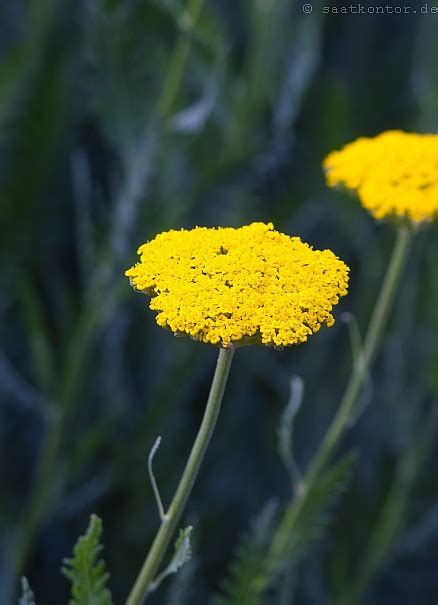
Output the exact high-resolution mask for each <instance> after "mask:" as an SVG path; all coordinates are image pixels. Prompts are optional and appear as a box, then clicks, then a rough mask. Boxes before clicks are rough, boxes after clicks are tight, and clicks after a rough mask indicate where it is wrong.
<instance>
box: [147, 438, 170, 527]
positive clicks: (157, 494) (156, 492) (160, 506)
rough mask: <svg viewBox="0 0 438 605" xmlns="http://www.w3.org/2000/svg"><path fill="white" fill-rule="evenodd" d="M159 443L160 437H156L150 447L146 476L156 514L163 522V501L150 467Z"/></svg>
mask: <svg viewBox="0 0 438 605" xmlns="http://www.w3.org/2000/svg"><path fill="white" fill-rule="evenodd" d="M160 443H161V437H157V438H156V440H155V443H154V445H153V446H152V449H151V451H150V452H149V457H148V474H149V481H150V482H151V485H152V491H153V492H154V496H155V501H156V503H157V508H158V514H159V515H160V520H161V521H164V520H165V519H166V513H165V511H164V506H163V501H162V500H161V496H160V490H159V489H158V485H157V481H156V479H155V475H154V469H153V467H152V463H153V461H154V457H155V454H156V453H157V451H158V448H159V447H160Z"/></svg>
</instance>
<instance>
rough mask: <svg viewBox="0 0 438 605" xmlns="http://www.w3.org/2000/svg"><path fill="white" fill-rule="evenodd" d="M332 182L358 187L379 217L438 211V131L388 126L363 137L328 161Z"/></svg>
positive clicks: (426, 216) (424, 217)
mask: <svg viewBox="0 0 438 605" xmlns="http://www.w3.org/2000/svg"><path fill="white" fill-rule="evenodd" d="M324 168H325V169H326V178H327V184H328V185H329V186H330V187H334V186H336V185H343V186H345V187H346V188H348V189H352V190H354V191H356V192H357V194H358V196H359V199H360V201H361V203H362V205H363V206H364V207H365V208H366V209H367V210H369V212H370V213H371V214H372V215H373V216H374V217H375V218H376V219H383V218H387V217H400V218H404V219H408V220H410V221H413V222H415V223H417V222H418V223H419V222H423V221H430V220H432V219H434V218H436V217H437V216H438V135H434V134H415V133H408V132H402V131H400V130H389V131H387V132H383V133H381V134H380V135H378V136H376V137H374V138H366V137H361V138H359V139H357V140H356V141H353V142H352V143H350V144H348V145H346V146H345V147H344V148H343V149H341V150H340V151H333V152H332V153H330V154H329V155H328V156H327V157H326V159H325V160H324Z"/></svg>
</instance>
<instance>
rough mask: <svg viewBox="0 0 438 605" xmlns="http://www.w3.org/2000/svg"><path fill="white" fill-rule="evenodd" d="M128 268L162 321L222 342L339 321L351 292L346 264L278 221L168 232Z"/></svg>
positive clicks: (296, 332) (307, 330)
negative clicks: (335, 311)
mask: <svg viewBox="0 0 438 605" xmlns="http://www.w3.org/2000/svg"><path fill="white" fill-rule="evenodd" d="M138 253H139V255H140V262H139V263H138V264H136V265H135V266H134V267H132V268H131V269H129V270H128V271H126V275H127V276H128V277H129V278H130V280H131V284H132V286H133V287H134V288H135V289H136V290H139V291H142V292H144V293H146V294H148V295H149V296H151V301H150V304H149V306H150V308H151V309H152V310H154V311H156V312H157V316H156V322H157V324H158V325H159V326H161V327H164V328H168V329H170V330H172V331H173V332H174V333H175V334H183V335H188V336H191V337H192V338H194V339H196V340H200V341H202V342H208V343H212V344H215V345H219V346H221V347H230V346H233V345H242V344H250V343H253V342H254V343H262V344H265V345H274V346H277V347H282V346H287V345H292V344H296V343H300V342H304V341H306V340H307V338H308V336H309V335H310V334H312V333H314V332H317V331H318V330H319V329H320V327H321V325H323V324H326V325H328V326H331V325H333V323H334V318H333V316H332V314H331V310H332V308H333V305H335V304H337V303H338V301H339V298H340V297H341V296H344V295H345V294H346V293H347V286H348V271H349V269H348V267H347V266H346V265H345V264H344V263H343V262H342V261H341V260H339V259H338V258H337V257H336V256H335V255H334V254H333V252H331V251H330V250H324V251H319V250H313V249H312V248H311V247H310V246H309V245H307V244H305V243H303V242H302V241H301V240H300V238H298V237H290V236H288V235H285V234H283V233H279V232H278V231H275V230H274V226H273V225H272V223H268V224H264V223H252V224H251V225H248V226H245V227H240V228H238V229H233V228H221V227H219V228H206V227H196V228H195V229H191V230H188V231H187V230H184V229H182V230H181V231H174V230H171V231H167V232H164V233H161V234H159V235H157V236H156V237H155V238H154V239H153V240H152V241H150V242H147V243H146V244H144V245H143V246H141V247H140V248H139V250H138Z"/></svg>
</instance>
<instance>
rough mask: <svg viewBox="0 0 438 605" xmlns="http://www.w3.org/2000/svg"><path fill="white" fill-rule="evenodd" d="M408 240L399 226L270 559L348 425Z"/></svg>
mask: <svg viewBox="0 0 438 605" xmlns="http://www.w3.org/2000/svg"><path fill="white" fill-rule="evenodd" d="M411 239H412V231H411V230H410V229H409V228H408V227H404V226H403V227H400V228H399V230H398V234H397V239H396V242H395V246H394V250H393V253H392V256H391V260H390V262H389V265H388V269H387V272H386V274H385V277H384V280H383V283H382V287H381V290H380V293H379V296H378V298H377V301H376V305H375V307H374V310H373V313H372V316H371V320H370V323H369V326H368V330H367V334H366V337H365V342H364V346H363V350H362V354H361V356H360V358H359V359H358V360H357V361H356V362H355V363H354V366H353V371H352V373H351V376H350V380H349V382H348V385H347V388H346V390H345V393H344V396H343V398H342V400H341V403H340V405H339V408H338V411H337V413H336V415H335V417H334V419H333V420H332V423H331V424H330V426H329V429H328V431H327V433H326V435H325V437H324V440H323V442H322V443H321V445H320V447H319V449H318V451H317V453H316V455H315V458H314V460H313V462H312V463H311V465H310V468H309V470H308V471H307V473H306V476H305V477H304V485H305V489H304V491H303V493H302V495H301V497H299V496H298V497H297V498H296V499H295V502H294V503H293V504H292V506H289V507H288V508H287V509H286V512H285V515H284V517H283V520H282V523H281V524H280V526H279V528H278V530H277V532H276V533H275V535H274V539H273V541H272V544H271V550H270V556H272V557H273V559H272V560H278V559H279V558H280V557H281V555H282V553H284V552H285V550H286V549H287V545H288V543H289V541H290V535H291V533H292V531H293V530H294V527H295V524H296V522H297V520H298V518H299V515H300V513H301V511H302V509H303V507H304V504H305V503H306V499H307V495H308V494H309V493H310V492H311V488H312V486H313V484H314V482H315V481H316V479H317V478H318V476H319V474H320V472H321V471H322V470H323V469H324V467H325V466H326V465H327V463H328V461H329V459H330V456H331V454H332V453H333V450H334V449H335V447H336V445H337V444H338V442H339V440H340V438H341V437H342V435H343V434H344V431H345V430H346V429H347V427H348V426H349V424H350V421H351V418H352V415H353V413H354V411H355V407H356V404H357V401H358V398H359V396H360V394H361V392H362V388H363V385H364V382H365V379H366V377H367V375H368V373H369V370H370V367H371V365H372V363H373V361H374V359H375V357H376V353H377V350H378V346H379V344H380V340H381V338H382V336H383V333H384V330H385V325H386V321H387V318H388V315H389V312H390V310H391V308H392V305H393V301H394V298H395V294H396V292H397V288H398V285H399V283H400V278H401V275H402V272H403V269H404V267H405V265H406V260H407V256H408V251H409V247H410V242H411Z"/></svg>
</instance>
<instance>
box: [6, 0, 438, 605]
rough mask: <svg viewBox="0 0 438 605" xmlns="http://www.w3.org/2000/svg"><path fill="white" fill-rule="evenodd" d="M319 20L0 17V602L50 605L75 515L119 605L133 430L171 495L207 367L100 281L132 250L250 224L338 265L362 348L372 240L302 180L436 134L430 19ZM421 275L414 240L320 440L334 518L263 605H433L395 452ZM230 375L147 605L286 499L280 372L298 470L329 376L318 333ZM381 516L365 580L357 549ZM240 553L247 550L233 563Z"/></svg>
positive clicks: (44, 1) (406, 397) (378, 262)
mask: <svg viewBox="0 0 438 605" xmlns="http://www.w3.org/2000/svg"><path fill="white" fill-rule="evenodd" d="M321 4H322V3H320V2H318V1H316V0H315V2H314V3H313V12H312V13H311V14H304V13H303V12H302V4H301V3H299V2H294V1H293V0H254V1H253V2H241V1H237V2H236V1H234V2H233V1H231V0H223V1H222V2H218V1H215V0H210V1H208V2H205V3H202V2H200V1H199V0H195V1H193V0H192V1H190V2H188V3H187V4H186V3H185V2H183V1H179V0H124V1H123V2H122V1H120V0H91V1H88V2H86V1H82V0H77V1H76V2H74V1H73V0H58V2H55V1H54V0H27V1H26V0H16V1H15V2H3V3H1V4H0V28H1V36H0V224H1V233H2V237H1V238H0V263H1V277H0V280H1V281H0V285H1V288H0V313H1V315H2V321H1V327H0V330H1V340H0V342H1V347H0V378H1V380H0V398H1V406H0V493H1V495H2V497H1V498H0V538H1V552H0V602H1V603H2V604H3V603H5V604H6V605H7V604H8V603H10V602H12V590H13V589H12V586H13V584H12V577H13V575H14V569H17V568H19V567H22V566H24V569H23V570H22V571H23V572H24V573H25V574H26V576H27V577H28V578H29V581H30V584H31V586H32V588H33V590H34V592H35V593H36V594H37V597H38V602H40V603H45V604H46V605H52V604H53V605H55V604H56V605H59V603H66V602H67V599H68V593H69V586H68V582H67V580H66V579H65V578H63V577H62V576H61V575H60V574H58V573H57V569H59V567H60V565H61V561H62V559H63V557H64V556H65V555H66V553H69V552H71V550H72V546H73V544H74V543H75V541H76V537H77V535H79V534H80V533H81V531H82V529H83V527H84V525H85V524H86V520H87V518H88V516H89V514H90V513H91V512H96V513H98V514H99V516H100V517H102V518H103V519H104V521H105V528H106V533H105V535H106V540H105V541H106V553H107V563H108V568H109V570H110V571H111V591H112V593H113V595H114V601H115V602H117V603H118V602H122V601H123V598H124V597H125V596H126V594H127V592H128V590H129V588H130V586H131V584H132V582H133V580H134V578H135V576H136V574H137V572H138V570H139V568H140V565H141V562H142V560H143V558H144V555H145V552H146V549H147V546H148V545H149V543H150V541H151V539H152V537H153V534H154V532H155V530H156V527H157V523H158V519H157V515H156V510H155V504H154V501H153V494H152V490H151V488H150V485H149V484H148V481H147V465H146V462H147V453H148V451H149V450H150V447H151V445H152V443H153V442H154V440H155V438H156V436H157V434H162V435H163V445H162V448H161V450H160V457H159V460H158V462H157V465H156V466H157V468H156V474H157V479H158V482H159V485H160V490H161V493H162V494H163V499H164V501H165V502H168V501H169V500H170V497H171V494H172V492H173V490H174V488H175V485H176V483H177V481H178V478H179V476H180V473H181V470H182V460H183V459H184V458H185V456H186V454H187V453H188V451H189V448H190V444H191V442H192V439H193V435H194V433H195V431H196V428H197V426H198V424H199V422H200V419H201V416H202V412H203V406H204V402H205V400H206V395H207V392H208V386H209V380H210V377H211V374H212V371H213V364H214V357H215V351H214V350H213V348H210V347H208V346H200V345H198V344H196V343H194V342H190V341H186V340H184V339H175V338H173V337H172V336H171V335H169V334H168V333H166V332H164V331H162V330H159V329H158V328H157V327H156V326H155V324H154V320H153V318H152V317H151V314H150V313H148V312H147V310H146V308H145V301H144V300H143V298H142V297H141V296H136V295H135V294H134V293H132V292H131V291H130V288H129V284H128V283H127V280H126V279H125V278H124V277H123V268H124V267H127V266H130V265H131V264H132V262H133V260H134V259H135V251H136V248H137V246H138V245H139V244H141V243H143V242H144V241H146V240H147V239H148V238H150V237H152V236H153V235H154V234H155V233H157V232H158V231H160V230H163V229H168V228H179V227H182V226H185V227H190V226H193V225H196V224H206V225H216V224H226V225H232V226H237V225H241V224H244V223H247V222H251V221H254V220H266V221H269V220H272V221H273V222H274V223H275V224H276V226H277V227H278V228H280V229H281V230H282V231H285V232H288V233H294V234H298V235H300V236H301V237H302V238H303V239H304V240H305V241H307V242H309V243H312V244H313V245H315V247H319V248H321V247H330V248H332V249H333V250H334V251H335V252H336V253H337V254H338V255H339V256H341V257H342V258H343V259H344V260H346V261H347V262H348V264H349V265H350V266H351V269H352V282H351V293H350V295H349V297H348V298H347V299H346V300H345V302H343V305H342V306H343V309H344V310H348V311H350V312H353V313H354V314H355V316H356V317H357V320H358V323H359V326H361V328H362V329H363V326H364V325H365V323H366V320H367V318H368V316H369V312H370V309H371V307H372V304H373V301H374V297H375V292H376V289H377V288H378V285H379V283H380V280H381V276H382V273H383V270H384V267H385V263H386V259H387V258H388V254H389V251H390V248H391V244H392V240H393V233H392V230H391V228H390V227H389V226H384V225H376V224H375V223H373V221H372V220H371V219H370V218H369V217H368V216H367V215H366V214H365V213H364V212H363V211H362V210H361V209H360V208H359V206H358V204H357V203H356V202H354V201H352V200H349V199H348V198H346V197H345V196H343V195H341V194H339V193H336V192H332V191H328V190H327V189H326V187H325V186H324V179H323V175H322V172H321V161H322V158H323V157H324V154H325V153H326V152H327V151H329V150H330V149H332V148H334V147H336V146H339V145H341V144H343V143H344V142H345V141H348V140H350V139H352V138H354V137H356V136H359V135H362V134H365V135H367V134H376V133H377V132H379V131H380V130H383V129H387V128H406V129H420V130H421V131H433V132H435V131H436V130H437V118H436V106H437V102H438V80H437V72H436V68H435V66H436V62H437V59H438V39H437V37H436V35H435V32H436V19H438V15H432V14H429V15H421V13H420V11H418V14H416V15H410V16H403V15H401V16H397V15H356V16H355V15H323V14H322V10H321ZM326 4H329V2H328V1H327V2H326ZM365 4H367V3H366V2H365ZM437 256H438V238H437V230H436V228H435V229H434V230H430V231H429V232H425V233H422V234H420V235H419V236H418V237H417V239H416V242H415V246H414V250H413V253H412V257H411V260H410V264H409V268H408V272H407V274H406V277H405V280H404V283H403V286H402V290H401V292H400V295H399V299H398V301H397V305H396V308H395V310H394V313H393V315H392V317H391V322H390V326H389V328H388V335H387V338H386V339H385V343H384V346H383V350H382V352H381V354H380V356H379V359H378V363H377V364H376V367H375V371H374V372H373V376H372V385H370V388H369V389H368V390H367V393H366V394H365V398H366V399H365V400H364V402H363V408H364V409H363V413H362V415H361V417H360V419H359V422H358V424H357V425H356V426H355V427H354V428H353V429H352V431H351V432H350V434H349V435H348V437H347V438H346V439H345V442H344V445H343V449H345V450H346V451H349V450H350V449H352V447H354V449H355V450H356V451H357V452H358V460H357V462H356V464H355V467H354V478H353V480H351V481H350V483H349V484H348V487H347V491H346V492H345V493H344V494H343V495H342V497H341V498H340V500H339V501H338V504H337V507H336V520H335V519H332V521H331V524H330V528H329V529H328V530H326V531H325V532H324V536H321V537H320V540H318V541H317V542H312V546H311V548H310V549H309V548H308V549H306V555H305V556H304V557H303V558H302V559H301V561H300V563H299V564H297V562H296V561H295V562H293V565H292V562H291V564H290V572H289V573H286V574H285V575H284V576H283V578H284V579H283V582H282V585H281V590H280V592H278V591H273V592H272V591H271V592H268V593H267V595H266V600H265V602H266V604H267V605H269V604H270V603H273V604H274V603H275V604H277V603H279V604H281V605H291V604H292V603H300V604H301V603H302V604H318V605H321V604H324V603H328V602H337V600H336V599H341V598H344V597H345V594H347V593H348V591H350V590H355V588H354V586H353V585H352V581H353V580H352V578H356V579H358V582H362V580H361V578H363V577H364V576H366V583H367V586H365V587H364V590H367V598H366V599H365V602H366V603H372V604H373V605H379V604H380V603H382V604H383V603H384V604H385V605H391V604H392V603H397V605H400V604H404V603H406V604H408V603H412V602H418V603H425V604H426V603H435V602H437V601H438V578H437V575H436V561H437V557H438V508H437V506H436V502H437V498H438V483H437V482H436V480H435V477H436V476H437V464H436V454H437V451H436V446H435V445H434V443H436V439H435V440H434V438H433V435H432V436H431V437H428V443H430V445H429V446H428V450H427V455H424V454H423V452H422V451H420V450H419V448H421V445H422V443H423V442H424V440H425V439H426V431H427V429H428V427H429V425H430V424H431V423H430V418H431V417H430V416H429V414H430V413H432V411H433V407H434V406H435V407H436V405H437V403H436V401H437V399H438V349H437V347H436V335H437V333H438V304H437V300H438V276H437V268H436V258H437ZM238 353H239V354H238V355H236V361H235V364H234V367H233V370H232V375H231V379H230V385H229V388H228V390H227V393H226V400H225V405H224V409H223V413H222V416H221V419H220V422H219V425H218V430H217V432H216V434H215V437H214V440H213V443H212V446H211V449H210V450H209V454H208V456H207V460H206V462H205V465H204V467H203V470H202V473H201V475H200V478H199V481H198V483H197V485H196V487H195V490H194V492H193V495H192V498H191V500H190V502H189V505H188V508H187V511H186V515H185V517H186V519H187V520H188V521H189V522H190V523H191V524H192V525H194V527H195V529H194V531H193V538H194V559H193V560H192V561H191V562H190V563H188V564H187V565H186V566H184V567H183V569H182V570H181V572H180V573H179V574H177V575H176V576H175V578H174V580H173V581H172V582H169V583H167V582H166V583H164V584H163V587H162V588H160V590H158V591H157V593H156V595H154V596H153V597H151V599H150V602H151V604H153V603H163V602H164V603H167V605H173V604H174V603H178V604H179V605H183V604H184V603H190V604H191V605H196V604H197V603H199V604H205V603H207V602H208V601H209V599H210V598H215V597H214V596H213V595H217V594H218V592H219V591H220V590H221V587H223V586H224V584H223V578H225V577H229V572H228V568H229V564H230V560H231V559H232V553H233V552H234V551H235V546H236V542H237V541H238V539H237V536H238V535H239V534H240V533H242V532H245V531H247V528H248V525H249V523H248V519H250V518H254V517H255V516H257V514H259V511H261V510H263V509H264V507H265V506H266V503H267V502H268V501H269V500H270V498H271V497H272V496H275V497H277V498H278V499H279V505H280V506H281V505H283V504H286V505H287V503H288V502H289V501H290V497H291V487H290V478H289V475H288V473H287V472H286V471H285V470H284V469H283V467H282V464H281V460H280V458H279V457H278V455H277V441H276V427H277V422H278V417H279V414H280V410H281V408H282V407H283V405H284V404H285V403H286V402H287V400H288V396H289V384H290V377H291V375H292V374H293V375H299V376H300V377H302V379H303V381H304V383H305V386H306V388H305V395H304V399H303V403H302V406H301V408H300V410H299V413H298V414H297V416H296V418H295V420H294V439H293V442H294V452H295V458H296V463H297V465H298V467H300V468H304V467H305V466H306V465H307V464H308V462H309V459H310V457H311V456H312V454H313V452H314V451H315V448H316V446H317V444H318V443H319V441H320V439H321V436H322V434H323V432H324V430H325V428H326V427H327V424H328V422H329V420H330V418H331V417H332V415H333V411H334V409H335V407H336V405H337V402H338V401H339V398H340V395H341V394H342V388H343V386H342V385H344V384H345V382H346V379H347V376H348V372H349V369H350V367H351V353H350V345H349V341H348V333H347V330H346V328H345V326H343V325H342V323H341V322H338V324H337V327H335V328H333V329H331V330H325V331H323V332H321V334H319V335H318V336H316V337H315V338H313V339H312V340H311V341H310V342H309V343H308V344H306V345H304V346H301V347H299V348H294V349H290V350H285V351H283V352H281V353H280V352H276V351H273V350H268V349H266V350H265V349H262V348H248V349H245V350H242V351H239V352H238ZM430 410H432V411H430ZM434 434H435V435H436V433H434ZM42 452H45V456H44V458H43V462H44V464H42V463H41V462H38V460H41V458H40V455H41V453H42ZM413 467H415V472H413V471H412V468H413ZM406 469H408V471H406ZM414 478H415V481H414ZM394 494H395V496H394ZM394 498H395V502H396V503H398V502H401V506H400V507H396V508H397V511H396V519H395V520H394V526H393V527H389V528H388V522H387V521H383V525H384V527H385V528H388V533H387V535H386V537H387V539H386V538H385V544H384V548H382V545H379V546H378V551H379V552H378V554H377V555H376V556H374V555H372V565H371V567H372V569H371V572H370V564H369V560H370V559H369V555H368V554H367V553H368V552H372V550H371V551H369V549H373V548H374V546H373V544H375V543H374V542H370V536H373V535H376V533H375V532H376V531H377V530H376V527H377V528H378V527H379V524H381V523H382V514H383V513H382V511H385V510H387V506H388V504H387V503H388V501H389V502H394ZM30 501H32V502H33V503H35V502H36V503H37V506H36V507H35V506H34V507H33V509H32V510H33V512H32V514H29V510H30V509H29V502H30ZM390 510H393V509H392V508H391V507H390ZM383 518H384V517H383ZM391 518H392V517H391ZM262 545H263V536H261V537H260V536H259V537H257V536H256V538H255V545H254V546H250V547H249V548H250V551H249V555H253V554H254V553H256V552H257V548H263V546H262ZM11 553H12V555H11ZM364 553H365V554H364ZM22 564H23V565H22ZM247 564H248V565H251V564H252V563H251V559H248V563H247ZM364 570H365V571H364ZM16 588H18V587H14V590H15V589H16ZM14 602H16V601H14Z"/></svg>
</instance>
